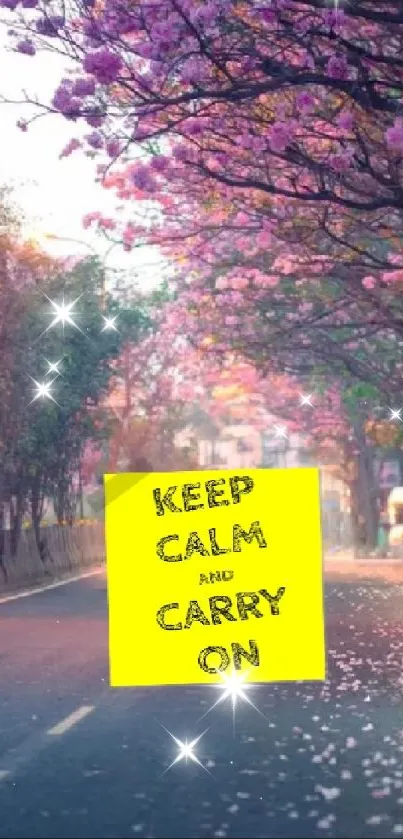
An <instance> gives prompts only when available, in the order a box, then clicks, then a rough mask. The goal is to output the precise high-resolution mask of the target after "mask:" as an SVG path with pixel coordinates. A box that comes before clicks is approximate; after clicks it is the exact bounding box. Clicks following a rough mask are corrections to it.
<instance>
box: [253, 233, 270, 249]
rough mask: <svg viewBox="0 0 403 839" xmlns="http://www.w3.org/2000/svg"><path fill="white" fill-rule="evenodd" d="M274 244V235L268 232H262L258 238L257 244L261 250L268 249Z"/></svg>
mask: <svg viewBox="0 0 403 839" xmlns="http://www.w3.org/2000/svg"><path fill="white" fill-rule="evenodd" d="M271 243H272V235H271V233H270V232H269V231H268V230H262V231H261V232H260V233H258V234H257V236H256V244H257V245H258V247H259V248H268V247H270V245H271Z"/></svg>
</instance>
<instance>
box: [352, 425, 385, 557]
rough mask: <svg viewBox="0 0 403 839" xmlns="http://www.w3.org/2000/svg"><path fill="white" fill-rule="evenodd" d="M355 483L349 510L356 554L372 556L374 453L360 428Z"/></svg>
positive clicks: (376, 519)
mask: <svg viewBox="0 0 403 839" xmlns="http://www.w3.org/2000/svg"><path fill="white" fill-rule="evenodd" d="M355 432H356V442H357V445H358V448H359V453H358V456H357V462H356V468H357V474H356V480H355V481H354V483H353V486H352V493H351V502H352V503H351V510H352V525H353V533H354V546H355V550H356V553H357V554H359V553H366V554H368V553H371V552H372V551H374V550H375V548H376V546H377V537H378V526H379V509H378V490H377V487H376V479H375V470H374V454H373V450H372V447H371V446H369V445H368V443H367V441H366V436H365V431H364V429H363V428H362V426H359V427H356V429H355Z"/></svg>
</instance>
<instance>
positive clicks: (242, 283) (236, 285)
mask: <svg viewBox="0 0 403 839" xmlns="http://www.w3.org/2000/svg"><path fill="white" fill-rule="evenodd" d="M230 285H231V288H233V289H235V290H236V291H242V290H243V289H244V288H247V287H248V285H249V281H248V279H247V277H232V279H231V280H230Z"/></svg>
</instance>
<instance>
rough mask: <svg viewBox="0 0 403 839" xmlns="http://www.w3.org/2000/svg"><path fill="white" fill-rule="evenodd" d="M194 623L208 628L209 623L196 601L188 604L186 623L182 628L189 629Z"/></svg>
mask: <svg viewBox="0 0 403 839" xmlns="http://www.w3.org/2000/svg"><path fill="white" fill-rule="evenodd" d="M194 621H199V623H202V624H203V626H210V621H209V620H208V618H206V615H205V614H204V612H203V611H202V609H201V608H200V606H199V604H198V602H197V600H191V601H190V603H189V608H188V610H187V613H186V623H185V627H184V628H185V629H190V627H191V626H192V623H193V622H194Z"/></svg>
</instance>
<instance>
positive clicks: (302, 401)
mask: <svg viewBox="0 0 403 839" xmlns="http://www.w3.org/2000/svg"><path fill="white" fill-rule="evenodd" d="M311 399H312V393H308V394H307V395H306V396H304V394H303V393H301V395H300V398H299V404H300V405H301V407H302V406H303V405H309V406H310V407H311V408H313V404H312V402H311Z"/></svg>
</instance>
